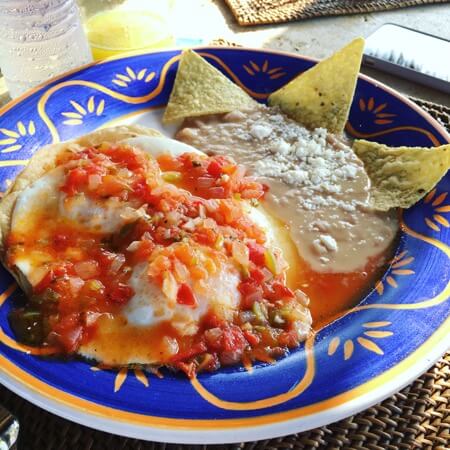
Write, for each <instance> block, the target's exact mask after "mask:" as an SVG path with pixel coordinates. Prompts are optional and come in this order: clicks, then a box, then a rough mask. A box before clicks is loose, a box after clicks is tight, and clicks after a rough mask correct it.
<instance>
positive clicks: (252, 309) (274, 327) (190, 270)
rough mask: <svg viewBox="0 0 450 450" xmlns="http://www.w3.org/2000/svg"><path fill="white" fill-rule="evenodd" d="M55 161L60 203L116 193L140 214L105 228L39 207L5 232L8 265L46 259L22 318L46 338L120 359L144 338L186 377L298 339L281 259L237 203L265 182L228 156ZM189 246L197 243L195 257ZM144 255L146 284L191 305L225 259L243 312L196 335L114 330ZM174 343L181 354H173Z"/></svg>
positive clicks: (214, 320)
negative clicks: (235, 276)
mask: <svg viewBox="0 0 450 450" xmlns="http://www.w3.org/2000/svg"><path fill="white" fill-rule="evenodd" d="M58 164H59V165H62V166H63V167H64V173H65V179H64V182H63V184H62V186H61V187H60V191H61V192H62V193H63V194H62V195H65V196H66V197H67V198H70V197H74V196H85V197H86V198H89V199H91V200H94V201H96V202H98V203H99V204H101V202H102V201H104V200H105V199H108V198H111V197H114V198H116V199H117V200H118V201H121V202H123V205H124V206H127V207H128V208H132V209H133V210H137V209H138V208H139V209H143V211H144V214H143V215H137V216H136V217H134V218H133V219H132V220H131V221H130V222H129V223H127V224H126V225H124V226H123V227H122V229H120V230H117V232H115V233H113V234H106V233H104V232H101V230H99V231H98V232H88V231H86V229H83V228H82V227H81V226H80V225H78V224H77V223H73V222H71V221H69V220H68V219H65V218H63V217H60V216H58V217H54V216H53V215H52V214H49V213H44V214H43V215H42V216H41V217H33V218H34V222H33V224H32V225H30V226H29V228H28V230H27V233H26V235H24V236H19V235H17V234H12V235H10V236H9V237H8V255H7V258H8V263H9V265H10V267H14V264H15V261H16V260H17V258H19V257H20V256H21V255H27V256H29V255H31V254H32V252H41V253H45V254H47V255H49V258H48V260H49V261H50V262H47V263H45V264H44V265H43V266H42V267H43V268H44V269H45V273H44V274H43V276H42V278H41V279H40V280H39V281H38V282H37V283H36V284H35V285H34V286H33V287H32V292H31V297H30V300H29V304H28V306H27V307H26V308H25V309H24V310H23V311H22V312H23V317H25V316H26V315H27V314H28V315H29V313H33V314H38V315H39V317H40V320H41V321H42V323H43V325H42V326H41V330H42V334H43V336H44V339H43V342H44V343H46V344H49V345H52V346H57V347H59V348H60V350H61V353H66V354H71V353H76V352H77V351H78V350H79V348H80V346H83V345H89V343H90V342H94V343H95V345H97V344H99V346H100V347H103V348H102V352H103V355H102V353H100V354H99V356H100V358H102V359H105V358H106V359H109V361H110V363H111V364H120V363H121V362H120V361H122V363H123V361H124V359H121V358H125V356H126V351H127V350H126V349H127V348H128V352H130V348H133V347H132V346H133V345H136V346H139V347H140V348H142V346H143V345H146V346H148V349H149V350H148V351H149V352H151V353H152V354H153V355H154V354H155V348H154V347H155V342H157V343H158V344H157V345H156V351H157V352H158V351H159V352H160V356H159V358H158V361H160V362H161V363H164V364H169V365H171V366H174V367H176V368H178V369H181V370H183V371H185V372H186V373H187V374H188V375H192V374H193V373H194V372H195V371H198V370H215V369H217V368H218V367H220V365H224V364H225V365H226V364H232V363H237V362H240V361H242V360H243V359H244V358H249V359H262V360H271V358H273V357H277V356H280V355H282V354H284V353H285V352H286V351H287V349H288V348H293V347H296V346H297V345H298V344H299V342H300V341H301V340H302V339H304V337H305V336H304V334H305V333H304V329H303V328H304V327H305V312H304V307H303V306H302V305H301V303H299V301H298V295H296V294H295V293H294V291H293V290H292V289H290V288H289V287H288V286H287V285H286V277H285V271H286V265H285V263H284V262H283V259H282V257H281V255H280V254H278V253H276V252H273V251H272V250H271V249H269V248H268V247H267V246H266V244H265V234H264V232H263V231H262V230H261V229H260V228H259V227H258V226H257V225H255V224H254V223H253V222H252V221H251V220H250V219H249V218H248V217H247V215H246V214H245V212H244V211H243V209H242V205H241V203H240V202H239V199H242V198H244V199H249V200H257V199H259V198H261V197H262V196H263V195H264V192H265V187H264V186H263V185H261V184H260V183H258V182H256V181H254V180H253V179H251V178H248V177H246V176H245V170H244V169H242V168H241V167H239V166H237V165H236V164H235V163H234V162H233V161H232V160H231V159H229V158H225V157H214V156H212V157H207V156H199V155H196V154H184V155H181V156H179V157H176V158H175V157H173V158H172V157H164V158H160V160H159V162H156V161H155V160H153V159H151V158H149V157H148V156H147V155H146V154H145V153H143V152H141V151H139V150H135V149H133V148H130V147H117V146H116V147H111V146H107V145H102V146H99V147H97V148H87V149H85V150H83V151H81V152H79V153H65V154H64V155H63V157H61V158H60V160H59V161H58ZM159 167H161V169H162V170H163V171H165V172H166V173H164V174H163V178H164V177H165V178H167V175H168V174H169V175H170V176H171V177H172V178H175V180H172V181H177V184H178V186H182V187H183V189H179V188H177V187H175V186H174V185H173V184H167V183H163V182H162V180H161V177H160V174H159ZM168 171H169V173H168ZM174 173H176V175H174ZM66 200H67V199H66ZM63 201H64V200H63ZM122 212H123V211H122V210H121V211H120V213H122ZM118 213H119V212H118ZM194 219H195V220H194ZM197 219H200V220H197ZM195 248H199V249H202V248H203V249H204V250H203V253H204V256H205V257H204V258H202V260H201V262H200V261H199V260H197V258H196V257H195V252H194V249H195ZM144 261H145V262H147V263H148V276H149V278H150V279H151V280H152V282H154V283H156V284H157V285H159V286H160V288H161V290H162V291H163V292H164V293H165V295H166V296H170V295H171V294H170V292H175V298H174V300H175V301H176V302H177V303H178V304H181V305H184V306H186V307H188V308H193V307H195V305H196V303H197V299H196V297H195V286H196V283H197V282H200V281H201V280H205V279H207V278H208V277H209V276H210V275H211V274H213V273H214V272H215V271H216V270H220V267H221V264H223V263H224V261H228V263H229V264H232V265H233V267H237V268H239V270H240V283H239V285H238V290H239V292H240V294H241V305H240V309H239V312H240V313H239V314H236V315H235V317H234V318H233V319H232V320H228V319H224V317H221V316H219V315H216V314H213V313H209V314H207V315H206V316H205V317H204V318H203V319H202V321H201V323H200V324H199V329H198V332H197V333H195V334H193V335H182V334H180V333H176V332H175V331H174V329H173V327H172V326H171V325H170V324H169V323H162V324H160V325H158V326H157V327H152V329H149V330H146V329H137V327H135V328H134V329H133V327H126V328H124V327H123V326H122V327H121V326H120V324H122V325H125V322H124V320H126V319H124V317H123V316H121V314H120V311H121V308H122V307H123V306H124V305H126V304H127V303H128V302H129V300H130V299H131V298H132V297H133V295H134V290H133V288H132V287H131V286H130V283H129V279H130V274H131V272H132V270H133V267H134V266H135V265H136V264H138V263H140V262H144ZM180 266H182V270H180ZM42 267H40V268H42ZM218 268H219V269H218ZM186 277H187V278H186ZM187 280H189V284H188V282H187ZM191 283H192V284H191ZM19 318H20V314H16V317H15V319H17V320H19ZM306 322H307V321H306ZM307 326H308V324H307V323H306V328H307ZM302 327H303V328H302ZM164 337H165V338H166V339H164ZM170 339H172V341H170ZM173 339H176V346H177V350H178V351H173V352H172V353H171V352H170V350H173V348H174V345H173V344H174V342H173ZM138 342H139V343H140V344H139V345H138ZM165 343H166V344H167V345H165ZM170 343H171V345H169V344H170ZM130 346H131V347H130ZM152 347H153V350H151V349H152ZM171 347H172V348H171ZM149 354H150V353H149ZM106 355H109V356H108V357H107V356H106ZM114 355H115V356H114Z"/></svg>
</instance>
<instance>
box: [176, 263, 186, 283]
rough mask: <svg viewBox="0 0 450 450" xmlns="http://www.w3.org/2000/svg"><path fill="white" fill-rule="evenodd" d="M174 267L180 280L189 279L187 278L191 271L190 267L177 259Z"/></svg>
mask: <svg viewBox="0 0 450 450" xmlns="http://www.w3.org/2000/svg"><path fill="white" fill-rule="evenodd" d="M173 267H174V272H175V276H176V278H177V280H178V281H179V282H183V281H185V280H187V278H188V277H189V271H188V268H187V267H186V266H185V265H184V264H183V263H182V262H181V261H179V260H178V259H175V261H174V263H173Z"/></svg>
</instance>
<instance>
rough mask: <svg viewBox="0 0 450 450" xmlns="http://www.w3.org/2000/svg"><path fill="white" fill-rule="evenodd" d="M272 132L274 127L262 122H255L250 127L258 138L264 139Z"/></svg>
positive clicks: (251, 132)
mask: <svg viewBox="0 0 450 450" xmlns="http://www.w3.org/2000/svg"><path fill="white" fill-rule="evenodd" d="M271 133H272V127H270V126H269V125H263V124H260V123H255V124H254V125H252V126H251V128H250V134H251V135H252V136H253V137H255V138H256V139H259V140H261V139H264V138H266V137H268V136H270V134H271Z"/></svg>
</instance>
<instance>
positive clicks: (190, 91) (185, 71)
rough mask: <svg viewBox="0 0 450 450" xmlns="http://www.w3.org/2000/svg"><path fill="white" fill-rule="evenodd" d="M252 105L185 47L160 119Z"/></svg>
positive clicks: (243, 93) (217, 72) (166, 121)
mask: <svg viewBox="0 0 450 450" xmlns="http://www.w3.org/2000/svg"><path fill="white" fill-rule="evenodd" d="M256 105H257V103H256V102H255V100H253V99H252V98H251V97H250V96H249V95H248V94H247V93H246V92H244V90H243V89H241V88H240V87H239V86H237V85H236V84H234V83H233V82H232V81H230V80H229V79H228V78H227V77H226V76H225V75H224V74H223V73H222V72H220V71H219V70H217V69H216V68H215V67H214V66H212V65H211V64H209V62H207V61H206V60H205V59H204V58H202V57H201V56H199V55H198V54H197V53H195V52H193V51H192V50H188V51H185V52H183V54H182V56H181V60H180V64H179V66H178V71H177V74H176V77H175V84H174V86H173V89H172V93H171V94H170V98H169V102H168V104H167V107H166V110H165V112H164V116H163V122H164V123H172V122H177V121H179V120H182V119H185V118H186V117H198V116H204V115H207V114H221V113H227V112H230V111H234V110H236V109H240V110H245V109H252V108H254V107H255V106H256Z"/></svg>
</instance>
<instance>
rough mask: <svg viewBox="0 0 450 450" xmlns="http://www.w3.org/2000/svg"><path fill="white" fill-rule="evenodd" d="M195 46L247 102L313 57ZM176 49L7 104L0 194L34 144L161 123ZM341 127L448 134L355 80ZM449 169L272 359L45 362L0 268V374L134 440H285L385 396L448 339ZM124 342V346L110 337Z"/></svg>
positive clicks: (75, 76)
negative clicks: (325, 318) (15, 330)
mask: <svg viewBox="0 0 450 450" xmlns="http://www.w3.org/2000/svg"><path fill="white" fill-rule="evenodd" d="M199 51H200V53H201V54H202V55H203V56H204V57H206V59H207V60H208V61H210V62H211V63H212V64H214V65H215V66H216V67H217V68H219V69H220V70H221V71H223V72H224V73H225V74H226V75H227V76H229V77H230V78H231V79H232V80H233V81H234V82H236V83H237V84H239V85H240V86H242V87H244V88H245V89H246V90H247V91H248V92H249V93H250V94H251V95H252V96H253V97H254V98H256V99H257V100H259V101H264V100H265V99H266V98H267V96H268V94H269V93H270V92H272V91H274V90H276V89H278V88H279V87H280V86H282V85H284V84H285V83H286V82H287V81H288V80H290V79H291V78H292V77H294V76H295V75H297V74H298V73H299V72H302V71H304V70H305V69H307V68H309V67H311V66H312V65H313V64H314V62H313V61H311V60H309V59H306V58H302V57H299V56H294V55H289V54H283V53H276V52H269V51H261V50H248V49H240V48H239V49H236V48H202V49H200V50H199ZM178 60H179V51H165V52H159V53H151V54H141V55H134V56H128V57H123V58H120V59H114V60H109V61H106V62H103V63H99V64H94V65H91V66H88V67H85V68H82V69H79V70H77V71H75V72H72V73H70V74H68V75H65V76H63V77H61V78H59V79H57V80H54V81H51V82H49V83H47V84H46V85H44V86H41V87H39V88H37V89H36V90H34V91H33V92H30V93H29V94H27V95H25V96H23V97H22V98H20V99H19V100H17V101H15V102H13V103H10V104H9V105H7V106H6V107H5V108H4V109H3V110H2V112H1V116H0V186H1V189H2V190H5V189H6V188H7V187H8V184H9V183H10V180H11V179H13V178H14V177H15V176H16V174H17V173H18V172H19V171H20V170H21V169H22V168H23V166H24V165H25V164H26V163H27V160H28V158H29V157H30V156H31V155H32V154H33V152H34V151H36V150H37V149H38V148H39V147H41V146H42V145H44V144H48V143H51V142H57V141H58V140H66V139H70V138H73V137H76V136H78V135H81V134H85V133H87V132H89V131H92V130H95V129H96V128H99V127H104V126H107V125H111V124H116V123H132V122H139V123H142V124H145V125H149V126H154V127H157V128H160V129H162V130H163V131H165V132H166V133H169V132H171V131H173V130H170V129H165V130H164V129H163V128H162V126H161V125H160V117H161V114H162V108H163V107H164V105H165V104H166V102H167V99H168V96H169V93H170V90H171V88H172V83H173V80H174V77H175V71H176V69H177V63H178ZM347 131H348V132H349V133H350V134H351V135H352V136H355V137H358V138H361V137H363V138H366V139H374V140H377V141H380V142H384V143H386V144H389V145H410V146H412V145H417V146H437V145H440V144H444V143H447V142H450V137H449V135H448V134H447V133H446V132H445V130H444V129H443V127H442V126H440V125H439V124H438V123H437V122H436V121H435V120H433V119H432V118H431V117H430V116H429V115H428V114H426V113H425V112H423V111H422V110H420V109H419V108H418V107H417V106H415V105H414V104H413V103H411V102H410V101H408V100H407V99H405V98H404V97H402V96H400V95H399V94H397V93H396V92H394V91H392V90H390V89H388V88H387V87H385V86H381V85H378V84H377V83H376V82H374V81H373V80H370V79H368V78H366V77H361V78H360V79H359V81H358V86H357V89H356V94H355V98H354V101H353V106H352V109H351V114H350V120H349V123H348V126H347ZM449 189H450V175H448V176H447V177H446V178H445V179H443V180H442V181H441V182H440V183H439V185H438V186H437V187H436V189H434V190H433V191H432V192H430V193H429V194H428V195H427V196H426V197H425V199H424V200H423V201H421V202H420V203H419V204H417V205H416V206H414V207H413V208H411V209H409V210H407V211H405V212H404V214H403V219H402V220H403V231H402V236H401V239H400V243H399V248H398V250H397V254H396V255H397V256H396V257H395V259H394V261H393V262H392V265H391V267H390V269H389V270H388V271H387V273H386V274H385V275H384V276H383V278H382V279H381V280H380V281H379V283H378V284H377V285H376V286H375V288H374V289H373V291H372V292H371V293H370V294H369V295H368V296H367V297H366V298H364V299H363V300H362V301H361V303H360V304H359V305H358V306H357V307H356V308H354V309H353V310H352V311H350V312H349V313H348V314H347V315H345V316H344V317H342V318H340V319H339V320H337V321H336V322H335V323H333V324H331V325H329V326H327V327H326V328H325V329H323V330H321V331H320V332H319V333H318V334H317V335H316V336H315V338H310V339H309V340H308V341H307V342H306V344H305V345H304V346H302V347H301V348H299V349H298V350H297V351H294V352H292V353H291V354H290V355H289V356H288V357H286V358H284V359H282V360H280V361H278V362H277V363H276V364H274V365H264V364H260V365H257V366H256V367H255V368H254V370H253V372H251V373H250V372H248V371H246V370H245V369H243V368H242V367H237V368H232V369H224V370H220V371H219V372H218V373H214V374H205V375H200V376H199V377H198V380H196V381H193V382H190V381H189V380H187V379H186V378H185V377H184V376H177V375H174V374H170V373H165V374H164V378H157V377H156V376H152V375H149V374H144V373H143V372H141V371H138V370H134V371H133V370H129V371H126V370H121V371H120V372H118V373H116V372H113V371H104V370H97V369H96V368H95V367H91V365H89V364H88V363H86V362H82V361H76V360H74V361H58V360H50V359H45V358H42V357H40V356H37V355H34V354H32V353H30V349H28V348H26V347H23V346H21V345H19V344H18V343H17V342H16V341H15V340H14V335H13V334H12V332H11V329H10V327H9V325H8V320H7V316H8V311H9V310H10V308H11V307H12V305H13V303H14V297H15V295H16V293H17V290H15V284H14V283H13V280H12V278H11V277H10V276H9V275H8V273H7V272H6V271H4V270H2V271H1V273H0V292H1V296H0V327H1V328H0V381H1V382H2V383H4V384H5V385H6V386H7V387H9V388H10V389H12V390H13V391H15V392H17V393H18V394H20V395H21V396H23V397H25V398H26V399H28V400H30V401H32V402H34V403H36V404H37V405H39V406H41V407H43V408H45V409H47V410H49V411H51V412H54V413H56V414H59V415H61V416H63V417H66V418H68V419H71V420H74V421H76V422H79V423H82V424H85V425H88V426H90V427H93V428H98V429H101V430H106V431H109V432H112V433H118V434H123V435H128V436H134V437H138V438H143V439H151V440H157V441H165V442H185V443H224V442H235V441H242V440H255V439H262V438H268V437H274V436H278V435H282V434H289V433H293V432H297V431H301V430H305V429H309V428H314V427H317V426H320V425H324V424H326V423H329V422H333V421H335V420H338V419H341V418H343V417H346V416H348V415H350V414H352V413H355V412H357V411H360V410H362V409H364V408H367V407H369V406H370V405H372V404H374V403H376V402H378V401H380V400H381V399H383V398H385V397H387V396H389V395H390V394H392V393H393V392H394V391H397V390H399V389H400V388H401V387H403V386H404V385H406V384H407V383H409V382H410V381H411V380H413V379H414V378H415V377H417V376H418V375H419V374H420V373H422V372H423V371H425V370H426V369H427V368H428V367H429V366H430V365H431V364H432V363H433V362H434V361H436V360H437V359H438V358H439V356H440V355H441V354H442V353H444V351H445V350H446V348H447V346H448V342H449V337H450V319H449V315H450V314H449V313H450V301H448V299H449V295H450V286H449V273H450V262H449V256H450V247H449V243H450V196H448V195H447V193H448V191H449ZM124 345H125V343H124Z"/></svg>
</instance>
